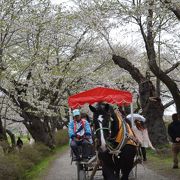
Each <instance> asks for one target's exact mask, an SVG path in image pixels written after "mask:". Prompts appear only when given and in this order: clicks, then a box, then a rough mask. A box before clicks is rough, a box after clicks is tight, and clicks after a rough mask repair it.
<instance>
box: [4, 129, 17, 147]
mask: <svg viewBox="0 0 180 180" xmlns="http://www.w3.org/2000/svg"><path fill="white" fill-rule="evenodd" d="M6 132H7V134H8V135H9V137H10V139H11V147H12V149H14V148H15V147H16V138H15V135H14V134H13V133H12V132H11V131H10V130H9V129H6Z"/></svg>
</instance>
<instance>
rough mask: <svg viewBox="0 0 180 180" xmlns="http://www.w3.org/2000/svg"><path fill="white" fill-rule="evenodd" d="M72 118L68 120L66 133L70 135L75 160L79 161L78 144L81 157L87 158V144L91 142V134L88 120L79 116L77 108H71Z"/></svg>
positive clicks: (88, 154)
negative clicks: (80, 148)
mask: <svg viewBox="0 0 180 180" xmlns="http://www.w3.org/2000/svg"><path fill="white" fill-rule="evenodd" d="M72 113H73V120H70V122H69V126H68V133H69V137H70V146H71V149H72V151H73V153H74V155H75V160H76V161H80V160H81V156H80V152H79V146H81V147H82V158H83V159H88V158H89V156H90V149H89V144H92V134H91V128H90V125H89V122H88V121H87V120H86V119H83V118H81V113H80V110H79V109H74V110H73V112H72Z"/></svg>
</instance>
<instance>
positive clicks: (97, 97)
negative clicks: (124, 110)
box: [68, 87, 132, 109]
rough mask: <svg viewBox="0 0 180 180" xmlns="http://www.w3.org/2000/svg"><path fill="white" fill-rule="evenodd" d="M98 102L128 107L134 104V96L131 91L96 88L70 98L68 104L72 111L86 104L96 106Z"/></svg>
mask: <svg viewBox="0 0 180 180" xmlns="http://www.w3.org/2000/svg"><path fill="white" fill-rule="evenodd" d="M97 102H107V103H110V104H117V105H118V106H122V105H125V106H128V105H130V104H131V103H132V94H131V93H130V92H129V91H123V90H116V89H111V88H105V87H96V88H93V89H89V90H87V91H83V92H80V93H78V94H75V95H72V96H70V97H69V98H68V104H69V106H70V107H71V108H72V109H74V108H78V107H81V106H83V105H84V104H94V103H97Z"/></svg>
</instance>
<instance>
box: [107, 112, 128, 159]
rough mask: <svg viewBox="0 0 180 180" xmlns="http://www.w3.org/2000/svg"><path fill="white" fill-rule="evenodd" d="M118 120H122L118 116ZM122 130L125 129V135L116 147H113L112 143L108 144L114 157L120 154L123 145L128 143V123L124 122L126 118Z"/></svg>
mask: <svg viewBox="0 0 180 180" xmlns="http://www.w3.org/2000/svg"><path fill="white" fill-rule="evenodd" d="M116 116H117V115H116ZM118 120H119V121H121V120H120V119H119V118H118ZM122 131H123V136H122V137H123V139H122V141H121V142H120V143H119V144H118V146H117V147H116V148H113V147H112V146H111V145H110V144H107V148H108V150H109V153H110V154H112V155H113V157H114V156H118V155H119V153H120V152H121V149H122V148H123V146H124V145H125V144H126V142H127V140H128V132H127V127H126V123H125V122H124V120H122Z"/></svg>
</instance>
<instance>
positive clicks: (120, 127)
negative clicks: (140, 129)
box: [68, 87, 137, 180]
mask: <svg viewBox="0 0 180 180" xmlns="http://www.w3.org/2000/svg"><path fill="white" fill-rule="evenodd" d="M95 103H97V104H96V106H92V105H93V104H95ZM68 104H69V107H70V108H72V109H75V108H79V107H82V106H83V105H85V104H89V108H90V110H91V111H92V112H93V124H94V125H93V129H94V130H93V133H94V134H95V139H96V140H95V142H94V144H95V147H96V149H95V152H94V153H93V154H92V157H91V158H90V159H89V160H88V161H79V162H76V164H77V175H78V178H77V179H78V180H92V179H94V176H95V174H96V171H97V170H100V169H102V174H103V177H104V179H105V180H118V179H119V176H120V172H121V179H122V180H128V176H129V173H130V171H131V170H132V168H133V166H134V158H135V155H136V152H137V144H136V143H135V141H134V137H133V133H132V131H131V128H130V126H129V125H128V124H127V123H126V122H125V120H124V119H123V118H122V116H121V113H120V112H119V110H118V108H116V109H114V108H113V107H112V106H111V105H116V107H122V106H129V105H131V104H132V94H131V93H130V92H128V91H121V90H115V89H110V88H104V87H97V88H94V89H90V90H87V91H84V92H81V93H78V94H76V95H73V96H70V97H69V99H68ZM109 104H111V105H109ZM131 112H132V106H131ZM90 172H91V173H90Z"/></svg>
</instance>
